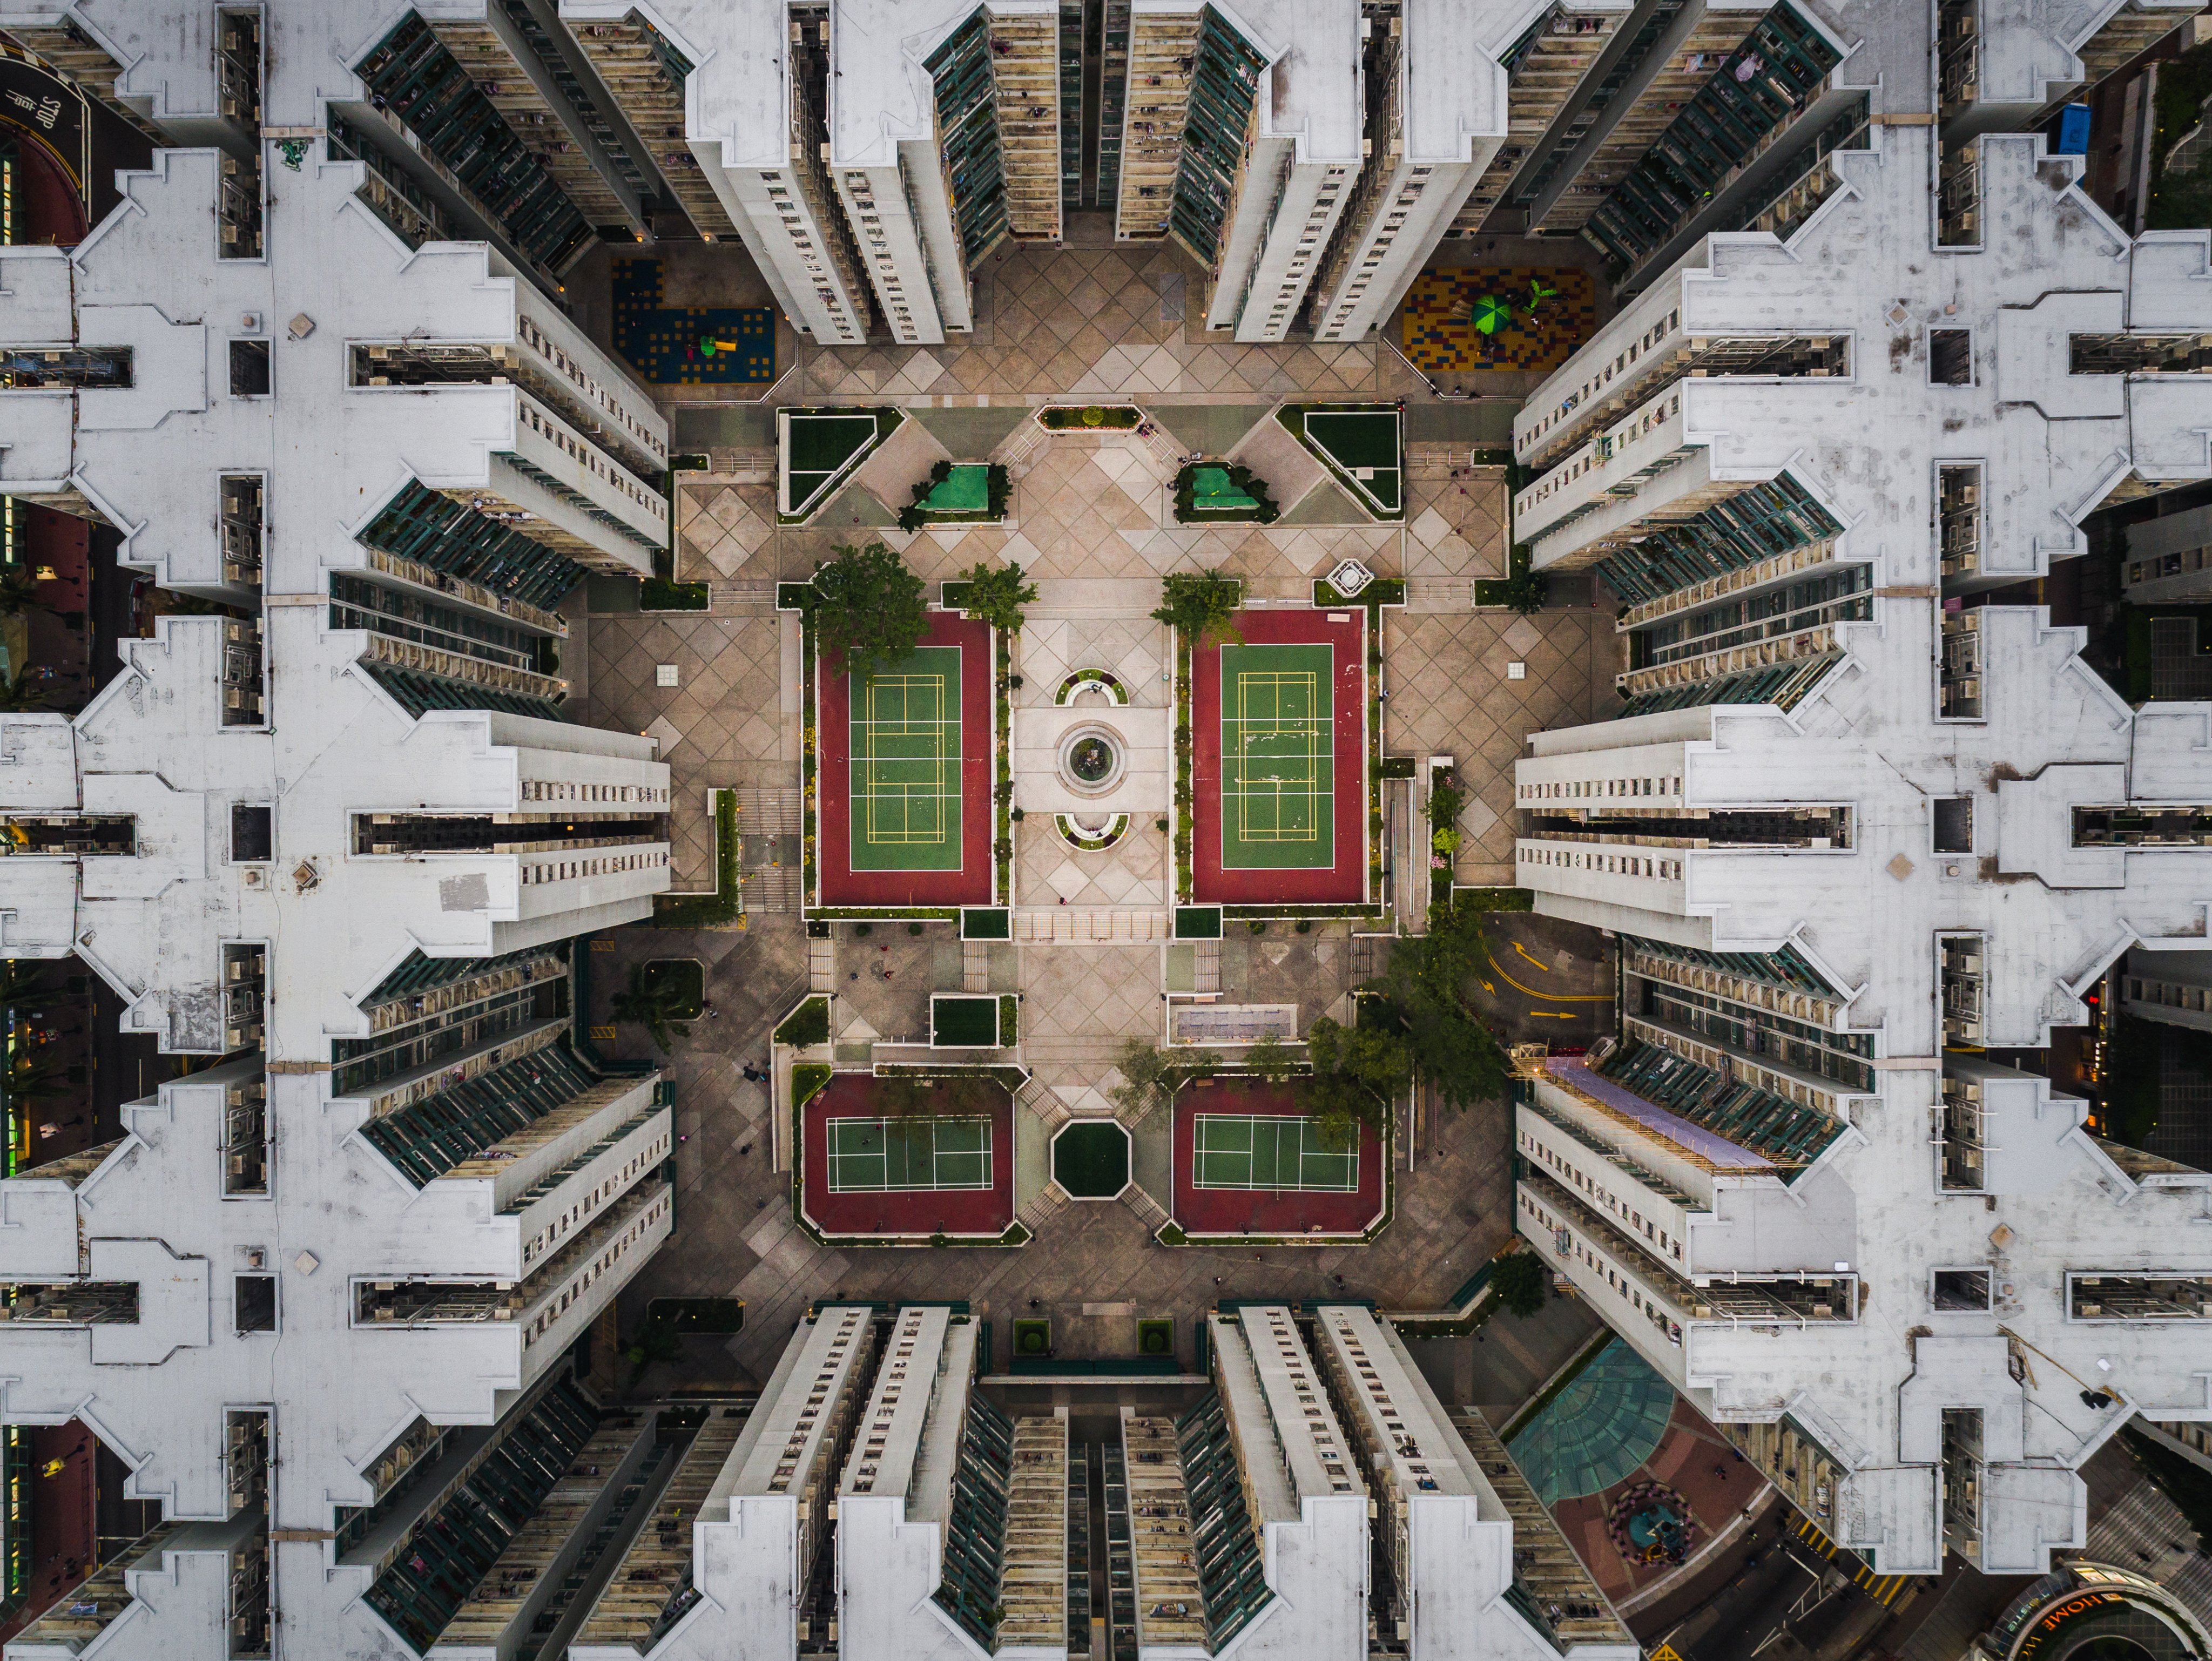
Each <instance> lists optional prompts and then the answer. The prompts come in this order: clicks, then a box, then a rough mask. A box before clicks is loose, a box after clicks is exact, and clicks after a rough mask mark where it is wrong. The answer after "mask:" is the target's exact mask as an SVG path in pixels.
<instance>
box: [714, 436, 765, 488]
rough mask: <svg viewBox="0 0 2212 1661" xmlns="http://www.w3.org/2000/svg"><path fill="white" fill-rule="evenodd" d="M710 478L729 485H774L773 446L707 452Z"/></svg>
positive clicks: (760, 445)
mask: <svg viewBox="0 0 2212 1661" xmlns="http://www.w3.org/2000/svg"><path fill="white" fill-rule="evenodd" d="M707 462H708V469H709V475H710V476H712V477H714V478H717V479H720V480H722V481H724V482H726V483H729V484H774V483H775V446H774V445H772V444H751V445H736V446H728V447H720V446H718V447H716V448H714V449H712V450H709V451H708V452H707Z"/></svg>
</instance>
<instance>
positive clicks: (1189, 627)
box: [1152, 571, 1244, 753]
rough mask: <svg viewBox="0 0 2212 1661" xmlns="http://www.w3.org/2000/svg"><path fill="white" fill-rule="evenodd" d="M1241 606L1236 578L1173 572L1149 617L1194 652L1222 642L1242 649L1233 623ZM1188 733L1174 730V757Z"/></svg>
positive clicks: (1163, 582) (1241, 587)
mask: <svg viewBox="0 0 2212 1661" xmlns="http://www.w3.org/2000/svg"><path fill="white" fill-rule="evenodd" d="M1243 603H1244V585H1243V581H1242V580H1241V579H1238V578H1235V577H1225V576H1224V575H1222V573H1220V572H1218V571H1177V572H1174V573H1170V575H1168V576H1166V577H1164V578H1162V579H1160V603H1159V605H1158V608H1157V609H1154V611H1153V612H1152V616H1153V618H1154V620H1155V621H1159V622H1163V623H1165V624H1166V625H1167V626H1168V627H1170V628H1172V629H1174V630H1176V632H1177V633H1180V634H1182V636H1183V638H1184V639H1186V640H1188V641H1189V642H1190V644H1191V646H1192V648H1193V649H1194V650H1196V649H1199V648H1202V647H1204V646H1207V645H1209V644H1218V643H1221V642H1224V641H1225V642H1227V643H1229V644H1231V645H1232V646H1242V645H1243V643H1244V637H1243V635H1242V634H1240V633H1237V625H1236V622H1235V621H1234V619H1235V617H1236V615H1237V607H1238V606H1240V605H1242V604H1243ZM1189 731H1190V729H1189V727H1188V725H1187V724H1185V725H1182V726H1178V727H1177V728H1176V747H1177V751H1178V753H1181V750H1182V746H1183V745H1184V744H1186V743H1188V742H1189Z"/></svg>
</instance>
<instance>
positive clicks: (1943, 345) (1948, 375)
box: [1928, 329, 1974, 386]
mask: <svg viewBox="0 0 2212 1661" xmlns="http://www.w3.org/2000/svg"><path fill="white" fill-rule="evenodd" d="M1928 384H1929V385H1930V386H1972V385H1973V384H1974V331H1973V330H1971V329H1930V330H1929V331H1928Z"/></svg>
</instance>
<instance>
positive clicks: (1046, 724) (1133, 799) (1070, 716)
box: [1013, 698, 1175, 819]
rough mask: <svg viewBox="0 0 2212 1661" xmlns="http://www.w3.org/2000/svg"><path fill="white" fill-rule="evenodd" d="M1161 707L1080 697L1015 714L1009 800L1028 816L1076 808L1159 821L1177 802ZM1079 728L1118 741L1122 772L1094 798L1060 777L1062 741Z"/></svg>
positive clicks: (1089, 815) (1099, 815) (1093, 814)
mask: <svg viewBox="0 0 2212 1661" xmlns="http://www.w3.org/2000/svg"><path fill="white" fill-rule="evenodd" d="M1171 719H1172V712H1170V711H1169V710H1165V709H1137V708H1133V707H1131V706H1128V705H1126V704H1122V705H1109V704H1107V703H1104V702H1103V701H1102V700H1097V699H1091V698H1085V699H1084V700H1080V701H1079V702H1077V703H1073V704H1060V705H1045V706H1037V707H1030V708H1023V709H1017V710H1016V711H1015V712H1014V731H1013V741H1014V742H1013V763H1014V805H1015V806H1017V807H1018V808H1019V809H1021V810H1022V811H1023V812H1024V813H1025V814H1027V813H1073V814H1080V815H1083V816H1084V817H1085V818H1086V819H1103V818H1105V817H1108V816H1109V815H1113V814H1116V813H1126V814H1131V815H1141V816H1143V817H1146V818H1158V816H1159V815H1162V814H1164V813H1167V812H1169V811H1170V809H1171V806H1172V804H1173V803H1174V801H1175V775H1174V773H1173V772H1172V771H1171V767H1170V755H1169V733H1170V725H1169V724H1170V720H1171ZM1078 727H1103V728H1104V729H1105V730H1107V731H1109V732H1110V733H1112V734H1113V736H1114V737H1115V738H1116V739H1118V740H1119V741H1120V743H1121V754H1122V771H1121V779H1120V780H1119V782H1117V783H1116V784H1115V786H1114V787H1113V789H1112V790H1110V791H1106V792H1105V793H1103V795H1094V794H1091V793H1088V792H1085V791H1077V790H1074V789H1073V788H1071V787H1070V786H1069V785H1067V784H1066V782H1065V781H1063V780H1062V779H1061V778H1060V745H1061V743H1062V741H1063V740H1065V739H1066V737H1067V735H1068V734H1069V733H1070V732H1072V731H1073V730H1075V729H1076V728H1078Z"/></svg>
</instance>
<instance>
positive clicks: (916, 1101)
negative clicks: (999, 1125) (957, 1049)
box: [874, 1073, 991, 1118]
mask: <svg viewBox="0 0 2212 1661" xmlns="http://www.w3.org/2000/svg"><path fill="white" fill-rule="evenodd" d="M874 1100H875V1105H876V1106H877V1107H878V1109H879V1110H880V1111H881V1112H882V1113H883V1115H884V1118H908V1117H913V1118H958V1117H960V1116H962V1115H963V1114H969V1113H981V1112H987V1111H989V1109H990V1106H991V1081H990V1080H988V1079H987V1078H985V1077H983V1076H981V1074H979V1073H936V1074H928V1073H883V1074H879V1075H878V1076H877V1079H876V1092H875V1097H874Z"/></svg>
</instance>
